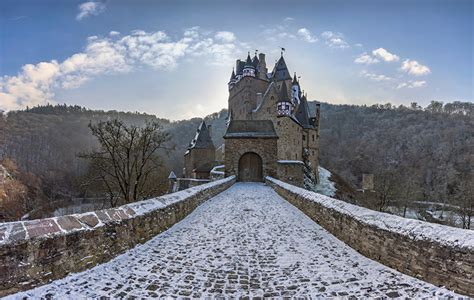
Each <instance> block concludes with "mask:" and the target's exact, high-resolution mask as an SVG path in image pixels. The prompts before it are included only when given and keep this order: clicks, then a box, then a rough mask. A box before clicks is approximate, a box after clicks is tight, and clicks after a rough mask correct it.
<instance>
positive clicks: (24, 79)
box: [0, 27, 238, 111]
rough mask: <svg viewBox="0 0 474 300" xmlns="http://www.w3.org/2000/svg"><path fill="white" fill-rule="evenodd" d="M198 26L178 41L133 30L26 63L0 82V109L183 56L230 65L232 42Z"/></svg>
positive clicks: (158, 66)
mask: <svg viewBox="0 0 474 300" xmlns="http://www.w3.org/2000/svg"><path fill="white" fill-rule="evenodd" d="M209 34H210V33H203V31H201V30H200V29H199V27H193V28H189V29H187V30H186V31H185V32H184V34H183V37H182V38H180V39H177V40H172V39H171V38H170V37H169V36H168V35H167V34H166V33H165V32H164V31H156V32H145V31H142V30H136V31H133V32H132V33H131V34H129V35H126V36H123V37H119V36H117V35H109V36H108V37H93V38H88V39H87V46H86V47H85V50H84V51H83V52H80V53H76V54H73V55H71V56H70V57H68V58H66V59H65V60H64V61H63V62H61V63H59V62H57V61H56V60H52V61H50V62H40V63H38V64H36V65H32V64H27V65H25V66H23V68H22V70H21V71H20V72H19V73H18V75H16V76H4V77H0V108H2V109H4V110H7V111H8V110H16V109H22V108H24V107H26V106H35V105H38V104H45V103H48V102H54V91H55V90H56V89H72V88H77V87H79V86H81V85H82V84H84V83H85V82H87V81H88V80H91V79H93V78H96V77H98V76H101V75H105V74H119V73H127V72H131V71H133V70H134V69H136V68H138V67H140V66H148V67H151V68H153V69H156V70H161V69H165V70H166V69H172V68H174V67H175V66H176V65H177V64H178V62H179V60H180V59H182V58H183V57H185V56H189V57H197V56H199V57H201V58H203V59H204V60H205V61H207V62H209V63H210V64H217V65H218V64H231V63H232V62H233V58H234V57H235V56H236V52H237V51H238V43H237V41H235V40H234V41H233V42H229V40H230V39H229V37H230V36H234V35H233V33H229V34H226V37H227V39H220V40H219V41H217V39H216V40H214V39H213V38H211V37H209Z"/></svg>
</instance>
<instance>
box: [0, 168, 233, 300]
mask: <svg viewBox="0 0 474 300" xmlns="http://www.w3.org/2000/svg"><path fill="white" fill-rule="evenodd" d="M234 182H235V176H232V177H227V178H225V179H222V180H218V181H214V182H210V183H207V184H204V185H200V186H197V187H192V188H189V189H186V190H183V191H180V192H176V193H173V194H168V195H165V196H162V197H158V198H154V199H149V200H144V201H140V202H136V203H131V204H127V205H123V206H121V207H118V208H111V209H105V210H100V211H95V212H89V213H83V214H75V215H68V216H62V217H56V218H49V219H40V220H33V221H21V222H11V223H4V224H0V296H5V295H8V294H11V293H14V292H17V291H20V290H27V289H30V288H33V287H35V286H38V285H42V284H45V283H48V282H50V281H52V280H56V279H59V278H62V277H65V276H66V275H68V274H69V273H72V272H81V271H84V270H86V269H89V268H91V267H93V266H95V265H97V264H100V263H104V262H107V261H109V260H110V259H112V258H114V257H115V256H117V255H119V254H121V253H123V252H124V251H126V250H127V249H130V248H133V247H135V246H136V245H137V244H139V243H144V242H146V241H147V240H149V239H150V238H152V237H154V236H155V235H157V234H159V233H161V232H163V231H165V230H167V229H168V228H170V227H171V226H173V225H174V224H175V223H177V222H179V221H181V220H182V219H183V218H185V217H186V216H187V215H188V214H189V213H191V212H192V211H193V210H194V209H195V208H196V207H197V206H198V205H200V204H201V203H203V202H204V201H206V200H207V199H209V198H211V197H213V196H215V195H217V194H218V193H220V192H222V191H224V190H225V189H227V188H228V187H230V186H231V185H232V184H233V183H234Z"/></svg>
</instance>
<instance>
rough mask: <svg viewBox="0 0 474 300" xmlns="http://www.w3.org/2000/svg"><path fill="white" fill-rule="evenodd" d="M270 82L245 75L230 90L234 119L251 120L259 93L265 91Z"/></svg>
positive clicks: (230, 109)
mask: <svg viewBox="0 0 474 300" xmlns="http://www.w3.org/2000/svg"><path fill="white" fill-rule="evenodd" d="M268 85H269V82H268V81H266V80H261V79H258V78H252V77H244V78H242V79H241V80H240V81H239V82H237V83H236V84H235V86H234V87H233V88H232V89H231V90H230V92H229V111H232V118H233V119H234V120H251V119H252V113H251V112H252V110H254V109H255V108H256V107H257V93H262V94H263V93H265V91H266V90H267V87H268Z"/></svg>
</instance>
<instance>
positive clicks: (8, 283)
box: [0, 177, 474, 299]
mask: <svg viewBox="0 0 474 300" xmlns="http://www.w3.org/2000/svg"><path fill="white" fill-rule="evenodd" d="M234 181H235V179H234V178H233V177H231V178H226V179H223V180H219V181H216V182H211V183H209V184H206V185H203V186H199V187H193V188H190V189H188V190H184V191H181V192H178V193H174V194H169V195H166V196H164V197H159V198H155V199H150V200H146V201H142V202H138V203H134V204H129V205H125V206H122V207H120V208H116V209H108V210H103V211H97V212H93V213H85V214H79V215H71V216H64V217H58V218H51V219H43V220H37V221H25V222H15V223H7V224H4V225H3V226H1V227H0V279H1V286H0V288H1V292H0V294H1V295H4V296H5V295H10V296H7V298H12V299H23V298H24V297H27V298H28V297H32V298H40V297H41V298H43V297H44V298H57V299H64V298H71V299H77V298H86V297H87V298H99V297H102V296H106V297H113V298H120V297H139V298H142V297H159V296H172V297H190V298H202V297H216V296H224V297H245V298H250V297H252V298H254V297H259V298H261V297H285V296H297V297H299V296H302V297H304V296H321V297H335V296H338V297H340V296H356V297H379V296H382V297H402V296H408V297H433V296H440V297H445V296H458V295H459V294H456V293H460V294H466V295H471V296H472V295H473V294H474V288H473V286H474V282H473V280H474V279H473V273H474V272H473V271H474V269H473V266H474V263H473V261H474V255H473V254H474V234H473V232H472V231H468V230H462V229H456V228H450V227H446V226H442V225H437V224H429V223H425V222H421V221H415V220H407V219H403V218H400V217H396V216H392V215H387V214H383V213H378V212H373V211H370V210H367V209H364V208H360V207H357V206H354V205H351V204H347V203H344V202H342V201H339V200H336V199H332V198H328V197H325V196H322V195H319V194H315V193H312V192H308V191H306V190H303V189H300V188H297V187H294V186H291V185H288V184H285V183H283V182H280V181H278V180H275V179H272V178H267V180H266V184H264V183H240V182H239V183H235V184H234ZM173 225H174V226H173ZM171 226H172V227H171ZM170 227H171V228H170ZM168 228H169V229H168ZM137 244H139V245H138V246H136V245H137ZM356 250H357V251H356ZM382 263H383V264H382ZM395 269H397V270H398V271H397V270H395ZM71 273H73V274H71ZM442 286H446V287H442ZM14 293H16V294H14Z"/></svg>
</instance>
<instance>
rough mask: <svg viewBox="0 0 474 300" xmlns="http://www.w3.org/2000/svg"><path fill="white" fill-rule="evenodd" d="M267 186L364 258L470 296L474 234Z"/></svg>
mask: <svg viewBox="0 0 474 300" xmlns="http://www.w3.org/2000/svg"><path fill="white" fill-rule="evenodd" d="M266 182H267V184H269V185H270V186H272V187H273V188H274V189H275V191H276V192H277V193H278V194H279V195H280V196H282V197H283V198H285V199H286V200H287V201H289V202H290V203H291V204H293V205H294V206H296V207H297V208H299V209H300V210H301V211H302V212H304V213H305V214H306V215H307V216H309V217H310V218H311V219H313V220H314V221H315V222H316V223H318V224H319V225H321V226H322V227H324V228H325V229H326V230H328V231H329V232H330V233H332V234H333V235H334V236H336V237H337V238H338V239H340V240H341V241H343V242H344V243H346V244H347V245H349V246H351V247H352V248H354V249H355V250H357V251H358V252H360V253H361V254H363V255H364V256H366V257H369V258H371V259H374V260H376V261H379V262H381V263H382V264H384V265H386V266H389V267H391V268H394V269H396V270H398V271H400V272H402V273H405V274H408V275H410V276H413V277H416V278H420V279H422V280H425V281H427V282H431V283H433V284H435V285H438V286H446V287H448V288H450V289H453V290H455V291H457V292H459V293H463V294H467V295H470V296H474V232H473V231H471V230H466V229H459V228H452V227H448V226H443V225H439V224H431V223H427V222H422V221H418V220H408V219H404V218H401V217H398V216H393V215H389V214H385V213H379V212H375V211H371V210H369V209H366V208H362V207H359V206H355V205H352V204H349V203H345V202H343V201H340V200H336V199H332V198H329V197H326V196H323V195H320V194H316V193H312V192H309V191H307V190H304V189H301V188H298V187H295V186H292V185H289V184H286V183H284V182H281V181H279V180H275V179H273V178H266ZM379 220H380V221H379Z"/></svg>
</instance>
